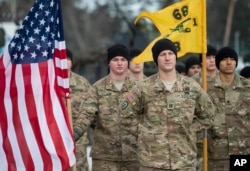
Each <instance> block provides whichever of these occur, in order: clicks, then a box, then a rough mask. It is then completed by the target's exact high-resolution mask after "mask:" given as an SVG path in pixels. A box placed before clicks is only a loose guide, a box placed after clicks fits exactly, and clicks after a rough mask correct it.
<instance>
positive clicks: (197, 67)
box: [187, 65, 201, 77]
mask: <svg viewBox="0 0 250 171" xmlns="http://www.w3.org/2000/svg"><path fill="white" fill-rule="evenodd" d="M200 71H201V66H200V65H193V66H191V67H190V68H189V69H188V73H187V75H188V76H189V77H191V76H193V75H194V74H196V73H198V72H200Z"/></svg>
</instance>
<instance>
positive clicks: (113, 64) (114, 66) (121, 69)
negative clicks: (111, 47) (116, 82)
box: [109, 56, 128, 75]
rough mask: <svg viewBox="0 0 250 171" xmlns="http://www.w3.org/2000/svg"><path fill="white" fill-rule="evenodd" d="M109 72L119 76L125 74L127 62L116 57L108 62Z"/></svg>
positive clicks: (122, 58) (120, 57)
mask: <svg viewBox="0 0 250 171" xmlns="http://www.w3.org/2000/svg"><path fill="white" fill-rule="evenodd" d="M109 68H110V72H112V73H114V74H116V75H120V74H124V73H127V71H128V60H127V59H126V58H124V57H122V56H116V57H114V58H113V59H111V61H110V62H109Z"/></svg>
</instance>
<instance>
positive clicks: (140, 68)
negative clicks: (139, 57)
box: [129, 61, 144, 73]
mask: <svg viewBox="0 0 250 171" xmlns="http://www.w3.org/2000/svg"><path fill="white" fill-rule="evenodd" d="M143 66H144V63H139V64H136V63H134V62H133V61H130V62H129V69H130V71H131V72H133V73H140V72H143Z"/></svg>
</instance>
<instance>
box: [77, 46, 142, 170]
mask: <svg viewBox="0 0 250 171" xmlns="http://www.w3.org/2000/svg"><path fill="white" fill-rule="evenodd" d="M107 57H108V64H109V75H107V76H105V77H104V78H102V79H100V80H98V81H97V82H96V83H94V84H93V87H94V89H95V91H94V92H90V94H91V95H93V96H95V99H97V102H96V103H92V105H91V106H90V107H91V108H90V109H89V108H87V107H86V108H84V110H85V111H86V113H87V114H90V113H92V115H93V114H95V117H94V125H95V130H94V144H93V146H92V151H91V157H92V163H93V171H138V170H139V164H138V161H137V156H136V151H137V146H136V138H137V132H136V131H137V123H132V122H130V119H129V118H128V119H126V118H124V117H123V115H121V114H120V112H119V104H120V102H121V100H122V97H123V96H122V95H123V94H124V93H126V92H128V91H129V90H130V89H131V88H132V86H133V85H134V84H135V81H134V80H131V79H130V78H129V76H128V74H127V72H128V60H129V51H128V49H127V47H126V46H124V45H122V44H115V45H113V46H112V47H111V48H109V49H108V55H107ZM85 103H88V101H86V102H85ZM89 104H91V103H89ZM89 116H90V115H89ZM88 122H89V121H88V118H87V119H86V117H85V116H82V118H80V119H79V120H78V121H77V123H76V126H75V127H74V134H75V138H76V139H78V137H79V136H81V134H82V133H83V132H84V130H85V129H86V124H88ZM124 123H125V124H124Z"/></svg>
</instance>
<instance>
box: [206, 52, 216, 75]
mask: <svg viewBox="0 0 250 171" xmlns="http://www.w3.org/2000/svg"><path fill="white" fill-rule="evenodd" d="M206 68H207V70H208V71H214V70H216V65H215V56H214V55H210V56H207V57H206Z"/></svg>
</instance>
